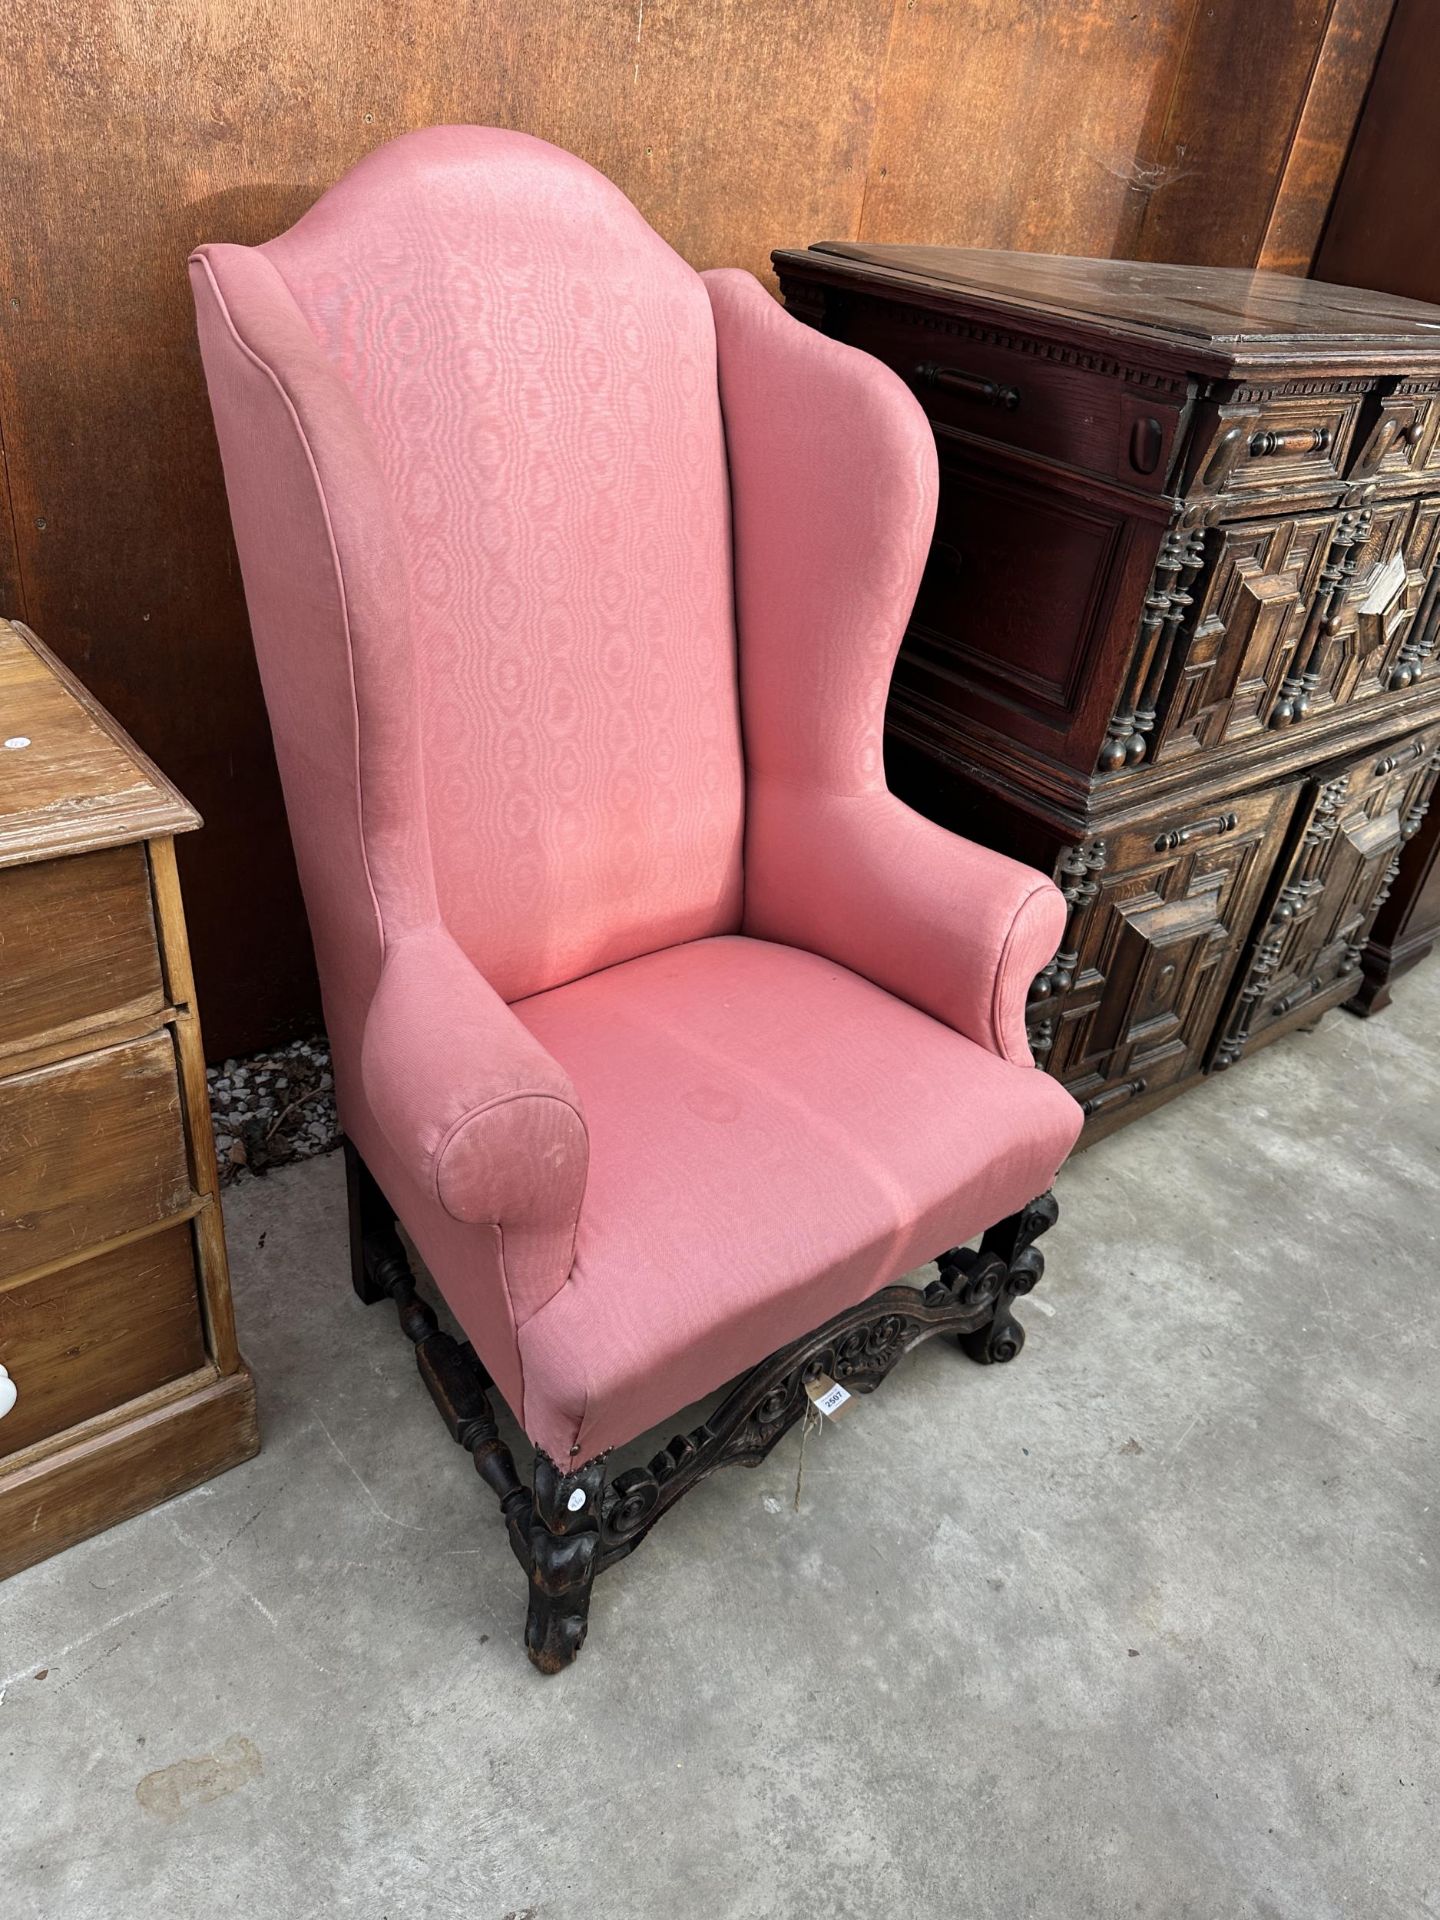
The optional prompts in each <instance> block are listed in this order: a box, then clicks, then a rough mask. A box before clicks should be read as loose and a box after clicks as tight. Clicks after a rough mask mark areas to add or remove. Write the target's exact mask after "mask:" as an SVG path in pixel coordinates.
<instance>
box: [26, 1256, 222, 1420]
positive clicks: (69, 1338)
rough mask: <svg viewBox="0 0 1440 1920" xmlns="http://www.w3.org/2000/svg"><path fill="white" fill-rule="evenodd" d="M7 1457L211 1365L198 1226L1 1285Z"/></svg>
mask: <svg viewBox="0 0 1440 1920" xmlns="http://www.w3.org/2000/svg"><path fill="white" fill-rule="evenodd" d="M0 1364H3V1365H4V1367H5V1368H6V1369H7V1371H8V1372H9V1375H10V1378H11V1380H12V1381H13V1382H14V1385H15V1390H16V1401H15V1405H14V1406H13V1407H12V1409H11V1410H10V1412H9V1413H8V1414H7V1415H6V1416H5V1418H4V1419H3V1420H0V1456H3V1455H5V1454H10V1453H18V1452H19V1451H20V1449H21V1448H22V1447H28V1446H30V1445H31V1444H32V1443H33V1442H35V1441H37V1440H46V1439H48V1438H49V1437H50V1435H51V1434H54V1433H59V1432H61V1431H63V1429H65V1428H66V1427H72V1426H75V1425H77V1424H78V1423H79V1422H80V1421H82V1420H88V1419H90V1418H91V1417H92V1416H93V1415H95V1414H97V1413H104V1412H106V1411H107V1410H108V1409H109V1408H111V1407H118V1406H120V1405H122V1404H123V1403H124V1402H125V1401H127V1400H133V1399H135V1398H137V1396H138V1395H140V1394H142V1393H148V1392H149V1390H150V1389H151V1388H152V1387H159V1386H163V1385H164V1384H165V1382H166V1381H168V1380H176V1379H179V1378H180V1376H181V1375H182V1374H186V1373H193V1372H195V1371H197V1370H198V1369H199V1368H200V1367H203V1366H204V1364H205V1342H204V1338H203V1334H202V1330H201V1322H200V1301H199V1295H198V1292H197V1289H196V1280H195V1254H194V1246H193V1236H192V1233H191V1229H190V1226H189V1223H188V1222H182V1223H181V1224H180V1225H179V1226H174V1227H167V1228H163V1229H161V1231H160V1232H158V1233H155V1234H151V1235H148V1236H147V1237H146V1238H144V1239H142V1240H132V1241H129V1242H128V1243H127V1244H126V1245H124V1246H121V1247H112V1248H110V1249H109V1250H108V1251H107V1252H105V1253H101V1254H97V1255H95V1257H94V1258H93V1259H89V1260H82V1261H80V1262H78V1263H76V1264H73V1265H71V1266H67V1267H59V1268H55V1269H53V1270H52V1271H51V1272H49V1273H46V1274H43V1275H41V1276H40V1277H39V1278H38V1279H35V1280H21V1281H17V1282H15V1283H13V1284H12V1285H10V1286H8V1287H0Z"/></svg>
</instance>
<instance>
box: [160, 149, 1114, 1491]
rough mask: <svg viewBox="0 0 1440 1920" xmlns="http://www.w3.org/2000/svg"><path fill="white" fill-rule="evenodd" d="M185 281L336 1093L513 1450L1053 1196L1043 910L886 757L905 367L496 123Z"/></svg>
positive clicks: (903, 568)
mask: <svg viewBox="0 0 1440 1920" xmlns="http://www.w3.org/2000/svg"><path fill="white" fill-rule="evenodd" d="M191 274H192V282H193V285H194V289H195V297H196V307H197V314H198V324H199V331H200V341H201V351H202V354H203V357H204V362H205V371H206V377H207V380H208V382H209V386H210V393H211V399H212V403H213V407H214V412H215V419H216V427H217V432H218V435H219V440H220V446H221V453H222V457H223V461H224V466H225V477H226V486H227V489H228V492H229V496H230V502H231V511H232V515H233V519H234V525H235V535H236V543H237V546H238V548H239V552H240V558H241V564H242V568H243V571H244V577H245V588H246V597H247V601H248V605H249V609H250V618H251V624H252V628H253V630H254V635H255V644H256V653H257V658H258V660H259V663H260V670H261V676H262V679H263V682H264V687H265V697H266V702H267V705H268V707H269V711H270V715H271V721H272V726H273V729H274V734H275V744H276V753H277V758H278V760H279V764H280V771H281V777H282V780H283V782H284V786H285V794H286V803H287V808H288V811H289V815H290V822H291V830H292V835H293V838H294V842H295V848H296V855H297V859H298V862H299V867H300V875H301V880H302V883H303V885H304V889H305V896H306V903H307V907H308V910H309V915H310V924H311V929H312V932H313V935H314V939H315V947H316V955H317V958H318V961H319V966H320V976H321V983H322V991H323V994H324V1000H325V1015H326V1022H327V1026H328V1028H329V1031H330V1036H331V1040H332V1043H333V1046H334V1052H335V1074H336V1091H337V1098H338V1101H339V1105H340V1112H341V1118H342V1122H343V1124H344V1126H345V1129H346V1131H347V1133H348V1134H349V1135H350V1137H351V1139H352V1140H353V1141H354V1143H355V1145H356V1147H357V1148H358V1149H359V1151H360V1153H361V1154H362V1155H363V1156H364V1158H365V1160H366V1161H367V1163H368V1164H369V1165H370V1167H371V1169H372V1171H373V1172H374V1173H375V1175H376V1177H377V1179H378V1180H379V1181H380V1184H381V1186H382V1187H383V1189H384V1190H385V1192H386V1194H387V1196H388V1198H389V1200H390V1202H391V1204H392V1205H393V1206H394V1207H395V1208H396V1210H397V1211H398V1213H399V1214H400V1217H401V1219H402V1220H403V1221H404V1223H405V1225H406V1227H407V1228H408V1230H409V1232H410V1233H411V1235H412V1237H413V1238H414V1240H415V1242H416V1244H417V1245H418V1247H419V1249H420V1252H421V1254H422V1256H423V1257H424V1259H425V1260H426V1262H427V1264H428V1266H429V1267H430V1270H431V1272H432V1274H433V1275H434V1277H435V1279H436V1281H437V1282H438V1284H439V1285H440V1287H441V1289H442V1291H443V1292H444V1294H445V1296H446V1299H447V1300H448V1302H449V1304H450V1306H451V1308H452V1309H453V1311H454V1312H455V1314H456V1316H457V1317H458V1319H459V1320H460V1322H461V1324H462V1326H463V1327H464V1329H465V1332H466V1334H467V1335H468V1336H469V1338H470V1339H471V1340H472V1341H473V1342H474V1344H475V1346H476V1348H477V1350H478V1351H479V1353H480V1354H481V1356H482V1358H483V1359H484V1361H485V1364H486V1366H487V1367H488V1369H489V1371H490V1372H491V1374H492V1376H493V1377H494V1379H495V1382H496V1384H497V1386H498V1387H499V1388H500V1390H501V1392H502V1393H503V1394H504V1395H505V1396H506V1398H507V1400H508V1401H509V1402H510V1404H511V1406H512V1408H513V1409H514V1410H515V1411H516V1413H517V1415H519V1416H520V1418H521V1419H522V1420H523V1421H524V1423H525V1425H526V1428H527V1430H528V1431H529V1433H530V1435H531V1437H532V1438H533V1439H534V1440H535V1441H536V1443H537V1444H539V1445H541V1446H543V1447H545V1448H546V1449H547V1450H549V1451H550V1452H552V1454H554V1455H555V1457H556V1458H564V1459H568V1460H573V1459H574V1458H575V1457H576V1456H577V1450H580V1449H585V1450H594V1449H597V1448H603V1447H605V1446H608V1445H609V1444H611V1443H612V1442H616V1443H618V1442H620V1441H622V1440H625V1439H628V1438H630V1437H632V1436H633V1435H634V1434H635V1433H637V1432H639V1431H641V1430H643V1429H644V1428H645V1427H646V1426H648V1425H649V1424H651V1423H652V1422H655V1421H658V1420H660V1419H663V1418H665V1417H667V1416H668V1415H669V1414H671V1413H673V1412H675V1411H676V1410H677V1409H678V1408H679V1407H680V1406H682V1405H683V1404H684V1403H685V1402H686V1401H687V1400H689V1399H691V1398H693V1397H695V1396H696V1395H697V1394H701V1393H703V1392H705V1391H707V1390H708V1389H710V1388H713V1387H716V1386H719V1385H721V1384H722V1383H723V1381H724V1379H725V1378H726V1377H727V1375H728V1374H729V1373H731V1372H733V1371H735V1370H736V1369H737V1368H739V1367H742V1366H744V1365H746V1364H748V1363H749V1362H750V1361H752V1360H754V1359H758V1358H759V1357H761V1356H762V1355H763V1354H764V1353H765V1352H766V1351H768V1350H769V1349H771V1348H773V1347H774V1346H776V1345H777V1344H780V1343H781V1342H783V1341H784V1340H786V1339H789V1338H791V1337H793V1336H794V1335H795V1334H797V1333H799V1332H801V1331H803V1330H804V1328H805V1327H806V1326H807V1325H808V1324H810V1323H812V1322H813V1321H816V1320H818V1319H820V1318H822V1317H823V1316H824V1315H825V1314H826V1313H827V1312H829V1311H832V1310H833V1309H834V1307H836V1306H838V1305H841V1304H844V1303H846V1302H849V1301H852V1300H855V1299H858V1298H860V1297H861V1295H863V1294H864V1293H865V1292H867V1291H869V1290H871V1289H872V1288H873V1287H875V1286H878V1285H880V1284H883V1283H884V1282H885V1281H887V1280H890V1279H893V1278H896V1277H898V1275H899V1274H900V1273H901V1272H903V1271H904V1270H905V1269H906V1267H907V1266H911V1265H913V1264H915V1262H916V1261H918V1260H920V1259H922V1258H924V1257H926V1256H927V1255H930V1254H933V1253H934V1252H936V1251H938V1250H939V1249H940V1247H941V1246H943V1245H945V1244H947V1243H952V1242H954V1241H956V1240H959V1239H963V1238H967V1237H969V1236H970V1235H971V1234H973V1233H974V1232H976V1231H978V1230H980V1229H981V1228H983V1227H984V1226H986V1225H988V1224H990V1222H991V1221H992V1220H994V1219H995V1218H997V1217H998V1216H999V1215H1000V1214H1001V1213H1003V1212H1005V1211H1006V1210H1008V1209H1011V1208H1013V1207H1015V1206H1018V1205H1019V1204H1021V1203H1022V1202H1023V1201H1025V1200H1027V1199H1028V1198H1030V1197H1031V1195H1032V1194H1033V1193H1035V1192H1037V1191H1039V1190H1040V1189H1042V1188H1043V1187H1045V1186H1046V1185H1048V1184H1049V1181H1050V1179H1051V1178H1052V1177H1053V1174H1054V1172H1055V1170H1056V1168H1057V1167H1058V1166H1059V1164H1060V1162H1061V1160H1062V1159H1063V1158H1064V1156H1065V1154H1066V1153H1067V1152H1068V1151H1069V1148H1070V1146H1071V1145H1072V1143H1073V1141H1074V1138H1075V1135H1076V1133H1077V1131H1078V1127H1079V1118H1080V1116H1079V1110H1078V1108H1077V1107H1076V1106H1075V1105H1074V1103H1073V1101H1071V1100H1070V1099H1069V1098H1068V1096H1067V1095H1065V1094H1063V1093H1062V1092H1061V1091H1060V1090H1059V1089H1058V1088H1057V1087H1056V1086H1055V1085H1054V1084H1053V1083H1052V1082H1050V1081H1049V1080H1047V1079H1046V1078H1045V1077H1044V1076H1042V1075H1040V1074H1038V1073H1036V1072H1035V1071H1034V1069H1033V1067H1031V1066H1030V1065H1029V1064H1028V1060H1029V1055H1028V1052H1027V1050H1026V1047H1025V1042H1024V1033H1023V1025H1022V1022H1021V1018H1020V1011H1019V1009H1020V1008H1021V1006H1022V1005H1023V998H1024V991H1025V988H1026V987H1027V986H1028V984H1029V981H1030V979H1031V978H1032V977H1033V975H1034V974H1035V973H1036V972H1037V971H1038V970H1039V969H1040V967H1041V966H1043V965H1044V963H1045V962H1046V961H1047V960H1048V959H1049V958H1050V954H1051V952H1052V951H1053V948H1054V945H1055V943H1056V940H1057V939H1058V936H1059V932H1060V928H1061V925H1062V921H1063V904H1062V903H1061V901H1060V899H1059V895H1058V893H1057V892H1056V890H1055V889H1054V887H1053V886H1052V885H1051V883H1050V882H1049V881H1048V880H1045V879H1043V878H1042V877H1041V876H1039V875H1037V874H1034V873H1032V872H1030V871H1029V870H1028V869H1026V868H1023V867H1019V866H1017V865H1016V864H1015V863H1014V862H1012V861H1008V860H1004V859H1002V858H1000V857H999V856H997V855H994V854H991V853H987V852H985V851H983V850H982V849H980V848H978V847H973V846H971V845H969V844H968V843H967V842H965V841H963V840H959V839H956V838H955V837H954V836H952V835H949V834H946V833H944V832H942V831H941V830H940V829H939V828H938V827H934V826H932V825H931V824H930V823H928V822H926V821H924V820H921V819H920V818H919V817H918V816H916V815H915V814H913V813H911V812H910V811H909V810H908V809H906V808H904V807H902V806H901V805H900V804H899V803H898V802H897V801H895V800H894V799H893V798H892V796H891V795H890V794H889V793H888V791H887V790H886V788H885V784H884V774H883V760H882V748H881V726H882V716H883V706H884V697H885V686H886V682H887V680H888V676H889V671H890V664H891V661H892V660H893V658H894V653H895V649H896V647H897V645H898V641H899V636H900V632H901V629H902V627H903V624H904V620H905V617H906V614H907V612H908V609H909V604H910V600H911V597H912V596H913V593H914V588H915V583H916V581H917V580H918V577H919V570H920V567H921V565H922V563H923V559H924V554H925V550H926V545H927V542H928V539H929V533H930V525H931V518H932V515H933V508H934V495H935V471H934V451H933V447H932V446H931V445H930V442H929V439H928V434H927V433H926V431H925V429H924V423H923V420H921V419H920V416H919V413H918V409H917V408H916V406H915V403H914V401H913V400H912V398H911V397H910V395H909V394H908V393H907V392H906V391H905V389H904V388H903V387H902V386H901V385H900V383H899V382H898V381H897V380H895V379H894V377H893V376H892V375H891V374H889V373H888V372H887V371H886V370H885V369H884V368H883V367H881V366H879V364H878V363H877V362H874V361H871V360H868V359H867V358H866V357H865V356H863V355H860V354H856V353H853V352H851V351H850V350H849V349H847V348H844V347H841V346H837V345H836V344H835V343H833V342H830V341H826V340H822V339H821V338H820V337H819V336H818V335H816V334H814V333H812V332H810V331H809V330H807V329H805V328H803V327H801V326H799V325H798V323H795V322H793V321H791V320H790V319H789V318H788V316H786V315H785V314H783V313H782V312H781V311H780V309H779V308H778V307H777V306H775V304H774V303H773V302H771V301H770V300H769V299H768V296H766V295H765V294H764V293H763V291H762V290H761V289H760V288H759V286H758V284H756V283H755V282H753V281H749V280H747V279H746V278H745V277H744V276H736V275H730V274H721V275H711V276H707V280H708V285H707V283H706V282H702V280H701V279H700V277H699V276H697V275H695V274H693V273H692V272H691V271H690V269H689V268H688V267H686V266H685V265H684V264H683V263H682V262H680V261H679V260H677V259H676V258H675V256H674V255H673V254H671V253H670V251H669V249H668V248H666V247H665V246H664V244H663V243H662V242H661V241H660V240H659V239H658V237H657V236H655V235H654V234H653V233H651V232H650V231H649V229H648V228H647V227H646V226H645V225H644V223H643V222H642V221H641V220H640V217H639V215H638V214H637V213H636V212H635V211H634V209H633V208H631V207H630V206H629V205H628V203H626V202H625V201H624V200H623V198H622V197H621V196H620V195H619V194H618V193H617V192H616V190H615V189H614V188H613V187H611V186H610V185H609V184H608V183H607V182H605V181H603V180H601V179H600V177H599V176H598V175H596V174H594V173H593V172H592V171H591V170H590V169H589V168H587V167H585V166H583V165H582V163H581V162H579V161H577V160H574V159H572V158H571V157H570V156H568V155H564V154H560V153H557V152H556V151H555V150H554V149H552V148H547V147H545V146H544V145H543V144H542V143H540V142H538V141H534V140H530V139H528V138H526V137H525V136H523V135H518V134H508V133H500V132H496V131H494V130H489V129H478V128H439V129H435V130H433V131H432V132H429V133H424V134H415V135H408V136H406V137H405V138H404V139H402V140H399V141H395V142H393V143H391V145H390V146H388V147H386V148H383V149H381V150H380V151H379V152H377V153H375V154H373V155H371V156H370V158H369V159H368V160H366V161H364V162H362V163H361V165H360V166H359V167H358V168H357V169H356V170H355V171H354V172H353V173H352V174H351V175H350V176H348V178H347V179H346V180H345V181H343V182H341V184H340V185H339V186H338V187H337V188H335V189H334V190H333V191H332V192H331V193H329V194H327V195H326V196H325V198H324V199H323V200H322V201H321V202H320V203H319V205H318V206H317V207H316V208H315V209H314V210H313V211H312V212H311V213H310V214H308V215H306V216H305V218H304V219H303V220H302V221H301V222H300V223H299V225H298V226H297V227H296V228H294V229H293V230H292V231H291V233H289V234H287V235H283V236H281V238H280V239H279V240H276V241H272V242H270V243H268V244H267V245H266V246H265V247H263V248H244V247H232V246H223V245H220V246H211V247H205V248H202V249H201V250H200V251H199V252H198V253H197V254H196V256H195V258H194V259H193V261H192V264H191ZM732 497H733V523H734V531H735V541H734V550H733V553H732V545H731V526H732ZM737 625H738V632H737ZM742 708H743V733H744V744H743V748H742V737H741V712H742Z"/></svg>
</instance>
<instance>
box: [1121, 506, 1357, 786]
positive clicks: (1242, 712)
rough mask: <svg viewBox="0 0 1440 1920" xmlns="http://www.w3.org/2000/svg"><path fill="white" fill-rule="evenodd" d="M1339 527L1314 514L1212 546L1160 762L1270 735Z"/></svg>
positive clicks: (1236, 529)
mask: <svg viewBox="0 0 1440 1920" xmlns="http://www.w3.org/2000/svg"><path fill="white" fill-rule="evenodd" d="M1335 526H1336V516H1335V515H1334V514H1333V513H1311V514H1301V515H1293V516H1289V517H1285V518H1280V519H1270V520H1258V521H1246V522H1244V523H1242V524H1241V525H1238V526H1231V527H1224V528H1221V529H1220V530H1219V531H1218V532H1216V533H1215V534H1213V535H1211V536H1210V537H1211V540H1212V541H1213V542H1214V551H1213V553H1212V554H1211V556H1210V557H1209V562H1208V565H1207V568H1206V572H1205V574H1204V576H1203V578H1202V581H1201V583H1200V584H1199V585H1198V586H1197V587H1195V588H1193V589H1192V597H1193V599H1194V600H1195V603H1196V613H1195V618H1194V622H1193V624H1192V626H1191V628H1190V632H1189V636H1188V639H1187V640H1184V641H1182V644H1181V647H1180V650H1179V654H1180V657H1179V658H1178V659H1177V660H1176V662H1175V663H1174V665H1173V667H1172V671H1171V674H1170V677H1169V683H1168V685H1167V687H1166V688H1165V690H1164V692H1163V694H1162V702H1163V704H1162V709H1161V713H1160V717H1159V721H1158V724H1157V737H1158V741H1159V745H1158V748H1157V752H1156V758H1157V760H1160V761H1169V760H1177V759H1181V758H1183V757H1185V756H1186V755H1187V754H1193V753H1197V752H1200V751H1202V750H1203V749H1205V748H1207V747H1218V746H1220V745H1221V744H1222V743H1223V742H1226V741H1231V740H1240V739H1243V738H1245V737H1246V736H1247V735H1251V734H1258V733H1262V732H1264V730H1265V729H1266V727H1267V726H1268V725H1269V724H1270V721H1271V709H1272V706H1273V704H1274V699H1275V696H1276V695H1277V694H1278V691H1279V689H1280V687H1281V686H1282V684H1283V682H1284V678H1285V673H1286V670H1287V668H1288V667H1289V665H1290V663H1291V661H1292V659H1294V658H1295V657H1296V656H1297V654H1302V653H1303V652H1304V645H1305V638H1306V631H1307V626H1308V622H1309V615H1310V612H1311V607H1312V603H1313V602H1314V601H1315V599H1316V597H1317V591H1318V590H1319V589H1320V588H1321V587H1322V581H1321V574H1322V571H1323V570H1324V568H1325V565H1326V561H1327V558H1328V556H1329V552H1330V547H1331V543H1332V538H1333V535H1334V532H1335Z"/></svg>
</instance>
